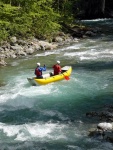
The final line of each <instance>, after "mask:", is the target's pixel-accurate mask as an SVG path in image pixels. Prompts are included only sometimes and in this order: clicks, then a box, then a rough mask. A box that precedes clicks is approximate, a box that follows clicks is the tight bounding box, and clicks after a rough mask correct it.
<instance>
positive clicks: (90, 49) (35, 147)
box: [0, 19, 113, 150]
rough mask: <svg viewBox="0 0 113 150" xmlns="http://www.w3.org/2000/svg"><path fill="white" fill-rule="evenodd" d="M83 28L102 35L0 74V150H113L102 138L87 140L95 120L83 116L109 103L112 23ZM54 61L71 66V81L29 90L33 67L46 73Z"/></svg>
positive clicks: (13, 64)
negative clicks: (43, 67) (98, 30)
mask: <svg viewBox="0 0 113 150" xmlns="http://www.w3.org/2000/svg"><path fill="white" fill-rule="evenodd" d="M83 23H85V24H88V25H90V26H93V27H94V26H98V27H102V28H103V29H104V34H103V35H101V36H98V37H93V38H90V39H81V40H79V42H78V43H73V44H70V45H65V46H64V47H62V48H59V49H56V50H52V51H41V52H38V54H36V55H34V56H27V57H26V58H21V59H15V60H8V63H9V66H7V67H2V68H0V82H1V83H3V84H4V86H1V87H0V150H25V149H26V150H113V144H112V143H109V142H106V141H104V140H103V139H102V138H101V137H100V138H90V137H88V130H89V129H90V128H93V127H96V125H97V123H99V120H96V119H89V118H87V117H86V115H85V114H86V113H87V112H89V111H98V110H100V109H101V108H102V107H104V105H107V104H109V105H110V104H112V103H113V42H112V41H113V29H112V27H113V20H111V19H103V20H92V21H90V20H89V21H88V20H87V21H83ZM56 60H60V61H61V66H65V65H71V66H72V68H73V71H72V74H71V76H70V80H68V81H67V80H63V81H59V82H55V83H51V84H48V85H44V86H30V84H29V83H28V81H27V77H32V76H34V69H35V67H36V63H37V62H40V63H41V65H43V64H46V66H47V71H46V72H50V71H51V70H52V66H53V64H54V63H56Z"/></svg>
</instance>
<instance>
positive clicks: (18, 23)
mask: <svg viewBox="0 0 113 150" xmlns="http://www.w3.org/2000/svg"><path fill="white" fill-rule="evenodd" d="M8 2H9V4H7V3H8ZM0 18H1V22H0V40H1V39H3V40H4V39H5V38H8V36H12V35H15V36H23V37H28V36H36V37H38V36H43V35H47V34H51V33H52V32H55V31H57V30H59V29H60V25H59V24H58V21H59V18H60V15H59V14H58V13H56V12H55V11H53V8H52V0H39V1H38V2H37V1H36V0H18V1H14V0H10V1H7V0H2V2H1V3H0Z"/></svg>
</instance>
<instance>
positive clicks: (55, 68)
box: [53, 64, 61, 75]
mask: <svg viewBox="0 0 113 150" xmlns="http://www.w3.org/2000/svg"><path fill="white" fill-rule="evenodd" d="M53 68H54V75H58V74H59V73H61V67H60V66H59V65H58V64H56V65H54V66H53Z"/></svg>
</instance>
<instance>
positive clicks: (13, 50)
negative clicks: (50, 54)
mask: <svg viewBox="0 0 113 150" xmlns="http://www.w3.org/2000/svg"><path fill="white" fill-rule="evenodd" d="M68 30H69V32H70V30H71V32H70V34H64V33H63V32H59V33H58V34H57V35H56V36H55V37H51V39H48V40H39V39H36V38H32V39H27V40H23V39H22V38H21V39H17V37H10V39H9V42H8V41H3V42H2V43H1V46H0V66H7V58H12V59H15V58H17V57H23V56H27V55H32V54H33V53H36V52H38V51H39V50H42V51H45V50H53V49H56V48H58V47H60V46H63V45H67V44H70V43H71V42H79V40H80V39H81V38H87V37H92V36H96V35H97V34H98V33H99V34H100V29H99V28H95V29H91V28H82V29H80V28H78V27H75V28H74V27H73V28H71V29H70V28H68Z"/></svg>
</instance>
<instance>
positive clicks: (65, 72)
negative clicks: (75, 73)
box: [27, 66, 72, 85]
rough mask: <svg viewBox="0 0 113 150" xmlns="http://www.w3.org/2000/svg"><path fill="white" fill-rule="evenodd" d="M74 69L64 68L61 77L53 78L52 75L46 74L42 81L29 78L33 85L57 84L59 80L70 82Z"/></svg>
mask: <svg viewBox="0 0 113 150" xmlns="http://www.w3.org/2000/svg"><path fill="white" fill-rule="evenodd" d="M71 72H72V67H71V66H65V67H63V68H62V73H61V74H59V75H55V76H51V73H48V74H44V75H43V78H42V79H38V78H36V77H33V78H27V79H28V81H29V83H30V84H31V85H39V84H40V85H44V84H48V83H51V82H56V81H59V80H63V79H65V80H69V76H70V75H71Z"/></svg>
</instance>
